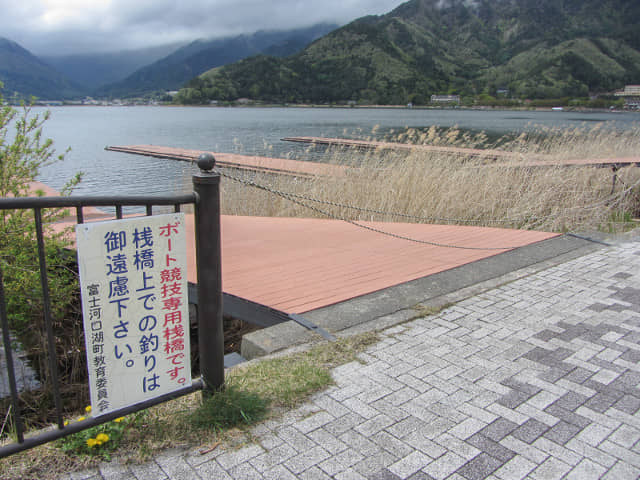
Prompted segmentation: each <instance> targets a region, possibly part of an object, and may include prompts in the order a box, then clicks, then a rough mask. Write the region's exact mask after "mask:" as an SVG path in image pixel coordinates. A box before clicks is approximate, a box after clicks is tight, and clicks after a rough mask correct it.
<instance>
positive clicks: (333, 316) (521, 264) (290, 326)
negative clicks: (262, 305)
mask: <svg viewBox="0 0 640 480" xmlns="http://www.w3.org/2000/svg"><path fill="white" fill-rule="evenodd" d="M602 246H603V244H600V243H597V242H595V241H590V240H588V239H582V238H578V237H574V236H571V235H563V236H559V237H555V238H552V239H549V240H544V241H541V242H538V243H534V244H531V245H527V246H524V247H520V248H517V249H514V250H510V251H508V252H505V253H502V254H499V255H495V256H492V257H489V258H485V259H482V260H478V261H475V262H472V263H468V264H465V265H462V266H459V267H455V268H452V269H450V270H446V271H444V272H440V273H437V274H434V275H429V276H426V277H422V278H419V279H417V280H413V281H410V282H406V283H403V284H400V285H396V286H393V287H389V288H385V289H383V290H379V291H377V292H373V293H370V294H367V295H363V296H360V297H357V298H354V299H352V300H348V301H345V302H341V303H338V304H334V305H330V306H327V307H323V308H319V309H317V310H312V311H309V312H306V313H303V314H301V315H302V316H303V317H304V318H306V319H308V320H310V321H311V322H313V323H315V324H316V325H318V326H320V327H322V328H324V329H325V330H328V331H329V332H331V333H333V334H337V335H352V334H356V333H362V332H366V331H376V330H380V329H384V328H388V327H391V326H393V325H396V324H399V323H402V322H406V321H408V320H410V319H412V318H415V317H417V316H419V315H420V312H419V311H418V310H416V309H415V307H416V306H417V305H421V306H424V307H430V308H436V309H437V308H440V307H443V306H445V305H447V304H450V303H456V302H459V301H461V300H464V299H466V298H469V297H470V296H473V295H477V294H479V293H482V292H483V291H487V290H490V289H492V288H495V287H498V286H500V285H502V284H505V283H508V282H512V281H514V280H517V279H519V278H523V277H526V276H528V275H531V274H533V273H536V272H539V271H541V270H544V269H547V268H549V267H551V266H554V265H558V264H560V263H563V262H566V261H569V260H572V259H574V258H577V257H580V256H582V255H585V254H587V253H590V252H593V251H595V250H597V249H599V248H602ZM319 338H320V337H319V336H317V335H315V334H314V333H312V332H310V331H309V330H307V329H305V328H304V327H302V326H300V325H299V324H297V323H295V322H293V321H289V322H285V323H281V324H278V325H275V326H273V327H269V328H264V329H262V330H258V331H255V332H252V333H249V334H247V335H245V336H244V337H243V339H242V346H241V354H242V356H243V357H244V358H246V359H253V358H257V357H261V356H265V355H270V354H273V353H277V352H279V351H282V350H285V349H288V348H290V347H293V346H296V345H300V344H304V343H308V342H313V341H315V340H318V339H319Z"/></svg>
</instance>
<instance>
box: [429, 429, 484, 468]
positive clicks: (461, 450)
mask: <svg viewBox="0 0 640 480" xmlns="http://www.w3.org/2000/svg"><path fill="white" fill-rule="evenodd" d="M434 442H436V443H437V444H438V445H440V446H441V447H443V448H444V449H445V450H448V451H449V452H451V453H455V454H456V455H458V456H460V457H462V458H464V459H465V460H467V461H469V460H471V459H472V458H474V457H475V456H476V455H479V454H480V450H478V449H477V448H476V447H474V446H473V445H471V444H469V443H467V442H465V441H464V440H460V439H459V438H456V437H454V436H453V435H449V434H448V433H443V434H442V435H440V436H438V437H437V438H435V439H434Z"/></svg>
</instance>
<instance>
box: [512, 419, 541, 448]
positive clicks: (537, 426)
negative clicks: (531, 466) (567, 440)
mask: <svg viewBox="0 0 640 480" xmlns="http://www.w3.org/2000/svg"><path fill="white" fill-rule="evenodd" d="M547 430H549V426H548V425H545V424H544V423H542V422H540V421H538V420H536V419H535V418H531V419H529V420H527V421H526V422H525V423H523V424H522V425H520V426H519V427H518V428H516V429H515V430H514V431H513V432H511V436H513V437H515V438H517V439H518V440H522V441H523V442H525V443H528V444H531V443H533V442H534V441H536V440H537V439H538V438H540V437H541V436H542V435H543V434H544V433H545V432H546V431H547Z"/></svg>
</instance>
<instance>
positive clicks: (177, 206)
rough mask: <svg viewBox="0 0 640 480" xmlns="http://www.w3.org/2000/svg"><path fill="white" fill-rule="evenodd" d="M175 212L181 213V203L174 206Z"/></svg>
mask: <svg viewBox="0 0 640 480" xmlns="http://www.w3.org/2000/svg"><path fill="white" fill-rule="evenodd" d="M173 211H174V212H175V213H180V204H179V203H176V204H175V205H174V207H173Z"/></svg>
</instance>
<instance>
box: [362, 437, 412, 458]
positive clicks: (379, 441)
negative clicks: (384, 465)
mask: <svg viewBox="0 0 640 480" xmlns="http://www.w3.org/2000/svg"><path fill="white" fill-rule="evenodd" d="M371 441H373V442H374V443H375V444H376V445H378V446H379V447H380V448H382V449H383V450H386V451H387V452H389V453H391V454H392V455H394V456H396V457H398V458H401V457H406V456H407V455H409V454H410V453H411V452H412V451H413V450H414V448H413V447H412V446H411V445H409V444H407V443H406V442H404V441H402V440H399V439H397V438H396V437H394V436H393V435H391V434H390V433H388V432H384V431H383V432H378V433H376V434H375V435H373V436H372V437H371Z"/></svg>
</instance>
